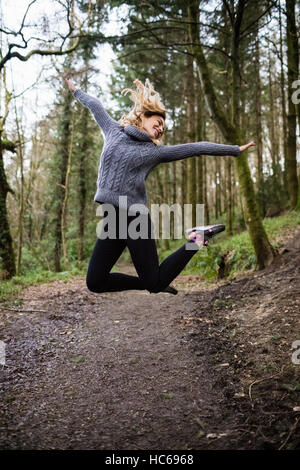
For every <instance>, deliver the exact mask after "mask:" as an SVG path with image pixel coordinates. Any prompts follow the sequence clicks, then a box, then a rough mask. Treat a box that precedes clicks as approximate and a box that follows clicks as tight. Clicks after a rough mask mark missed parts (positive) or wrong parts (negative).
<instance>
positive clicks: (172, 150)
mask: <svg viewBox="0 0 300 470" xmlns="http://www.w3.org/2000/svg"><path fill="white" fill-rule="evenodd" d="M73 95H74V97H75V98H76V99H77V100H78V101H79V102H80V103H81V104H83V105H84V106H86V107H87V108H88V109H89V110H90V111H91V112H92V114H93V115H94V118H95V120H96V122H97V123H98V125H99V126H100V128H101V129H102V132H103V134H104V146H103V150H102V154H101V157H100V166H99V173H98V180H97V192H96V195H95V197H94V201H95V202H99V203H110V204H113V205H115V206H120V207H121V205H122V201H123V200H125V201H126V202H127V207H130V206H131V205H132V204H141V205H143V206H144V207H145V211H143V210H140V209H139V210H140V212H144V213H146V212H147V207H146V204H147V197H146V189H145V180H146V178H147V176H148V174H149V173H150V171H151V170H153V168H154V167H155V166H156V165H158V164H159V163H162V162H171V161H175V160H181V159H183V158H187V157H192V156H196V155H232V156H238V155H239V153H240V150H239V146H238V145H223V144H214V143H211V142H195V143H189V144H181V145H156V144H154V143H153V142H152V140H151V138H150V136H149V135H148V134H147V133H146V132H144V131H140V130H139V129H138V128H137V127H135V126H126V127H123V126H121V125H120V124H119V123H118V122H117V121H115V120H114V119H112V118H111V117H110V116H109V114H108V113H107V112H106V110H105V109H104V108H103V106H102V104H101V103H100V101H99V100H98V99H96V98H93V97H91V96H89V95H88V94H87V93H84V92H83V91H82V90H79V89H78V90H76V91H75V92H73ZM119 196H127V200H126V198H121V201H120V199H119ZM119 203H120V204H119Z"/></svg>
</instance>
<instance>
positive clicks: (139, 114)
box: [66, 80, 255, 294]
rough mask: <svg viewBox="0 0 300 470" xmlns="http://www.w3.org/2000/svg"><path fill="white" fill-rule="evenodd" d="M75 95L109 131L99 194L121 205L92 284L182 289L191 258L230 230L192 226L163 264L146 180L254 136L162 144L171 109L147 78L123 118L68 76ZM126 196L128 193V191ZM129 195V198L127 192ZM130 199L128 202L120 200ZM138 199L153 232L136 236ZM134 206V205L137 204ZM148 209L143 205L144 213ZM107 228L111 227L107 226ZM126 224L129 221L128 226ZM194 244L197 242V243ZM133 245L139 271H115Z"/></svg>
mask: <svg viewBox="0 0 300 470" xmlns="http://www.w3.org/2000/svg"><path fill="white" fill-rule="evenodd" d="M66 82H67V84H68V86H69V89H70V91H71V92H72V93H73V96H74V97H75V98H76V99H77V100H78V101H79V102H80V103H81V104H82V105H84V106H86V107H87V108H88V109H89V110H90V111H91V112H92V114H93V115H94V118H95V120H96V122H97V123H98V125H99V127H100V128H101V130H102V132H103V134H104V146H103V150H102V154H101V159H100V166H99V174H98V181H97V192H96V195H95V198H94V200H95V201H96V202H99V203H100V204H104V205H106V204H109V205H112V206H113V208H114V209H115V211H116V224H117V226H116V227H115V230H114V234H116V236H112V237H110V236H108V237H106V238H105V237H103V236H100V237H99V238H98V240H97V241H96V244H95V247H94V250H93V253H92V256H91V259H90V262H89V267H88V273H87V278H86V282H87V287H88V289H89V290H90V291H92V292H97V293H100V292H115V291H124V290H131V289H135V290H148V291H149V292H150V293H158V292H168V293H171V294H176V293H177V290H176V289H174V288H173V287H172V286H170V283H171V282H172V281H173V280H174V279H175V278H176V277H177V276H178V275H179V274H180V272H181V271H182V270H183V269H184V267H185V266H186V264H187V263H188V262H189V261H190V259H191V258H192V257H193V256H194V254H195V253H196V252H197V251H198V249H199V248H200V247H201V246H203V245H206V244H207V243H208V240H209V239H210V238H211V237H213V236H214V235H216V234H217V233H219V232H220V231H223V230H225V227H224V225H210V226H206V227H193V228H191V229H189V230H187V231H186V232H187V234H188V239H189V241H188V242H186V243H185V244H184V245H183V246H182V247H180V248H179V249H178V250H177V251H175V252H174V253H172V254H171V255H170V256H168V257H167V258H166V259H165V260H164V261H163V262H162V263H161V264H159V260H158V254H157V249H156V243H155V239H154V238H153V224H152V221H151V219H150V215H149V211H148V210H147V208H146V203H147V198H146V190H145V180H146V178H147V176H148V174H149V173H150V171H151V170H153V168H154V167H155V166H156V165H158V164H159V163H162V162H171V161H176V160H182V159H184V158H188V157H192V156H195V155H221V156H222V155H232V156H235V157H237V156H238V155H239V154H240V153H241V152H243V151H244V150H246V149H247V148H248V147H251V146H252V145H255V144H254V143H253V142H250V143H249V144H246V145H243V146H241V147H239V146H238V145H223V144H215V143H210V142H195V143H188V144H182V145H162V144H161V139H162V137H163V135H164V133H165V118H166V109H165V107H164V105H163V104H162V102H161V100H160V95H159V94H158V93H157V92H156V91H155V90H154V88H153V86H152V85H151V83H150V82H149V80H146V82H145V85H143V84H142V83H141V82H140V81H139V80H135V81H134V83H135V85H136V87H137V89H136V90H135V91H134V90H131V89H126V90H124V93H130V97H131V99H132V101H133V103H134V106H133V108H132V110H131V111H130V112H129V113H128V114H127V115H124V116H122V118H121V119H120V121H119V122H117V121H115V120H114V119H112V118H111V116H109V114H108V113H107V112H106V110H105V109H104V108H103V106H102V104H101V103H100V101H99V100H98V99H95V98H93V97H91V96H89V95H88V94H86V93H84V92H83V91H82V90H80V89H76V88H75V86H74V85H73V83H72V82H71V80H66ZM122 196H123V197H122ZM124 196H126V198H124ZM124 199H125V200H126V206H125V205H124V206H123V205H122V204H120V201H123V200H124ZM133 204H138V205H139V207H144V208H145V211H144V212H145V217H146V218H147V222H148V224H147V226H148V236H147V237H132V236H131V235H130V230H129V226H130V224H131V223H132V222H134V220H135V219H137V217H138V216H137V214H136V213H135V214H133V213H132V212H130V210H128V207H130V206H132V205H133ZM132 207H133V206H132ZM124 211H125V212H126V221H127V226H126V227H125V229H126V236H125V237H124V236H122V237H121V236H119V228H120V227H119V220H121V219H120V218H119V216H120V213H121V212H124ZM142 212H143V210H140V213H142ZM106 228H107V227H106ZM123 229H124V227H123ZM191 244H193V248H195V247H196V249H191ZM126 247H128V249H129V252H130V255H131V258H132V261H133V264H134V266H135V269H136V272H137V274H138V276H130V275H128V274H122V273H111V272H110V271H111V269H112V267H113V266H114V265H115V263H116V262H117V260H118V259H119V257H120V255H121V253H122V252H123V250H124V249H125V248H126Z"/></svg>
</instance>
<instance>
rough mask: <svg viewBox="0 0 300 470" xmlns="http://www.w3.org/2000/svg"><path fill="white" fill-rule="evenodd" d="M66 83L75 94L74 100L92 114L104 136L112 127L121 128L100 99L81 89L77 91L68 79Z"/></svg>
mask: <svg viewBox="0 0 300 470" xmlns="http://www.w3.org/2000/svg"><path fill="white" fill-rule="evenodd" d="M66 82H67V84H68V87H69V90H70V91H71V93H73V96H74V98H76V99H77V100H78V101H79V102H80V103H81V104H82V105H83V106H86V107H87V108H88V109H89V110H90V111H91V112H92V114H93V116H94V118H95V120H96V122H97V124H98V125H99V126H100V127H101V129H102V130H103V132H104V134H106V133H107V132H109V130H110V129H111V128H112V127H114V126H119V124H118V123H117V122H116V121H115V120H114V119H113V118H112V117H110V115H109V114H108V113H107V112H106V111H105V109H104V108H103V106H102V104H101V102H100V101H99V100H98V99H96V98H93V97H92V96H90V95H88V94H87V93H85V92H84V91H82V90H80V89H76V88H75V86H74V85H73V83H72V82H71V80H69V79H68V80H66Z"/></svg>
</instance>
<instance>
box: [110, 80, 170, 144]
mask: <svg viewBox="0 0 300 470" xmlns="http://www.w3.org/2000/svg"><path fill="white" fill-rule="evenodd" d="M133 83H134V84H135V85H136V90H132V89H131V88H125V89H124V90H122V94H123V95H127V94H128V93H130V99H131V101H133V103H134V106H133V108H132V109H131V111H130V112H129V113H128V114H124V115H123V116H122V117H121V119H120V120H119V123H120V124H121V126H124V127H125V126H136V127H138V128H140V126H141V114H144V115H145V116H153V115H156V114H157V115H159V116H161V117H163V118H164V119H166V108H165V106H164V105H163V103H162V102H161V99H160V94H159V93H158V92H157V91H155V90H154V87H153V85H152V83H151V82H150V81H149V79H148V78H147V79H146V81H145V85H144V84H143V83H142V82H141V81H140V80H138V79H136V80H134V82H133ZM162 135H164V133H163V134H162ZM152 141H153V142H154V143H155V144H157V145H159V144H160V143H161V139H152Z"/></svg>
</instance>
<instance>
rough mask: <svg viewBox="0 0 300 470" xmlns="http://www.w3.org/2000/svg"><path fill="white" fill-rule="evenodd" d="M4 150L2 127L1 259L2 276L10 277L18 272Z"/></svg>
mask: <svg viewBox="0 0 300 470" xmlns="http://www.w3.org/2000/svg"><path fill="white" fill-rule="evenodd" d="M3 150H4V149H3V147H2V129H0V261H1V262H2V278H3V279H10V278H11V277H13V276H14V275H15V274H16V264H15V255H14V250H13V242H12V237H11V234H10V228H9V222H8V215H7V209H6V197H7V194H8V192H9V191H11V190H10V188H9V185H8V183H7V180H6V175H5V171H4V162H3Z"/></svg>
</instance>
